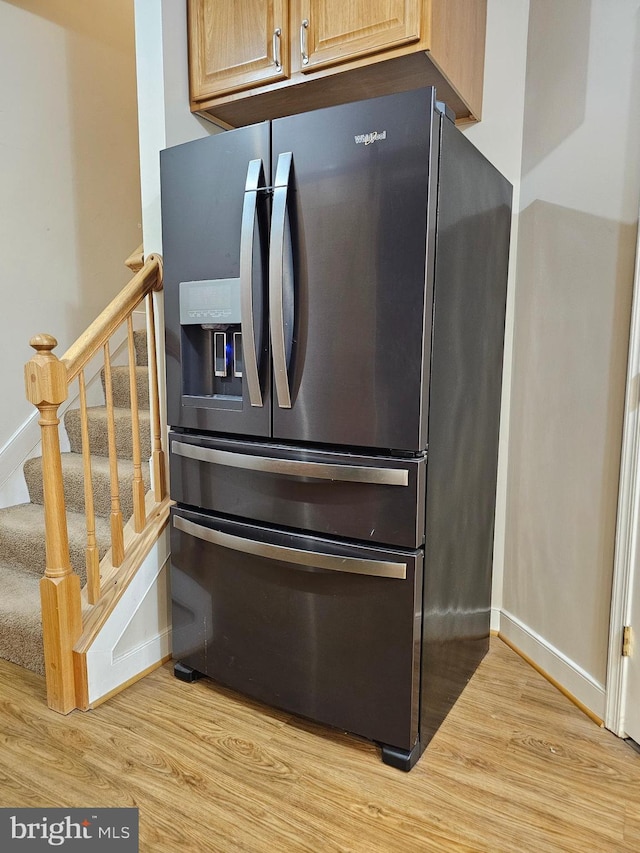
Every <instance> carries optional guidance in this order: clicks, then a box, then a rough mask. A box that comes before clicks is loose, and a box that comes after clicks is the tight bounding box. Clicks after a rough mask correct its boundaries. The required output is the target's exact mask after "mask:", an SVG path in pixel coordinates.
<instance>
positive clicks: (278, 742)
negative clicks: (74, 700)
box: [0, 639, 640, 853]
mask: <svg viewBox="0 0 640 853" xmlns="http://www.w3.org/2000/svg"><path fill="white" fill-rule="evenodd" d="M0 744H1V747H0V806H14V807H17V806H62V807H72V806H85V807H91V806H94V807H107V806H118V805H121V806H137V807H139V809H140V836H141V843H140V850H141V851H143V853H177V851H198V853H236V851H246V853H303V851H304V853H334V852H335V853H338V851H340V853H365V851H366V853H396V851H398V853H413V851H416V853H418V851H420V853H421V852H422V851H426V853H442V851H456V853H459V851H467V853H468V852H469V851H474V853H476V851H477V853H480V851H486V853H556V851H568V853H578V851H579V852H580V853H624V851H633V852H634V853H637V851H639V850H640V755H639V754H637V753H636V752H635V751H634V750H633V749H631V748H630V747H629V746H628V745H627V744H625V743H624V742H623V741H621V740H618V739H617V738H616V737H614V736H613V735H612V734H611V733H609V732H607V731H606V730H604V729H599V728H598V727H597V726H596V725H595V724H594V723H593V722H592V721H591V720H589V719H588V718H587V717H585V716H584V715H583V714H582V713H581V712H580V711H579V710H578V709H577V708H575V707H574V706H573V705H572V704H571V703H570V702H569V701H568V700H567V699H565V697H564V696H562V695H561V694H560V693H558V691H557V690H555V689H554V688H553V687H552V686H551V685H550V684H548V683H547V682H546V681H545V680H544V679H543V678H542V677H541V676H540V675H538V673H536V672H535V671H534V670H533V669H531V667H529V666H528V665H527V664H526V663H525V662H524V661H522V660H521V659H520V658H519V657H518V656H517V655H516V654H515V653H514V652H512V651H511V650H510V649H509V648H507V647H506V646H505V645H504V644H503V643H502V642H501V641H500V640H498V639H495V640H492V644H491V651H490V652H489V654H488V656H487V657H486V659H485V661H484V662H483V663H482V665H481V666H480V668H479V670H478V672H477V673H476V675H475V676H474V678H473V680H472V681H471V683H470V684H469V686H468V687H467V688H466V690H465V691H464V693H463V695H462V697H461V699H460V700H459V702H458V703H457V705H456V706H455V707H454V709H453V711H452V712H451V713H450V715H449V717H448V718H447V719H446V721H445V723H444V725H443V726H442V727H441V729H440V730H439V732H438V734H437V735H436V737H435V738H434V740H433V741H432V742H431V744H430V746H429V747H428V749H427V751H426V752H425V754H424V755H423V757H422V759H421V761H420V762H419V763H418V765H417V766H416V767H415V768H414V770H412V771H411V773H409V774H404V773H401V772H400V771H397V770H394V769H392V768H390V767H386V766H385V765H383V764H382V763H381V762H380V759H379V755H378V751H377V749H376V747H375V746H373V745H372V744H369V743H367V742H364V741H362V740H360V739H358V738H355V737H351V736H349V735H345V734H342V733H340V732H335V731H331V730H328V729H326V728H323V727H321V726H317V725H314V724H313V723H310V722H308V721H304V720H301V719H298V718H294V717H291V716H290V715H288V714H285V713H282V712H279V711H274V710H272V709H269V708H265V707H264V706H261V705H258V704H256V703H253V702H251V701H247V700H246V699H243V698H242V697H239V696H238V695H236V694H233V693H231V692H229V691H226V690H224V689H220V688H218V687H216V686H215V685H214V684H213V683H212V682H210V681H208V680H206V679H204V680H202V681H199V682H196V683H195V684H183V683H182V682H179V681H177V680H176V679H175V678H174V677H173V673H172V667H171V664H167V665H166V666H164V667H162V668H161V669H159V670H157V671H156V672H154V673H152V674H151V675H149V676H147V677H146V678H144V679H143V680H142V681H140V682H138V683H137V684H135V685H133V686H132V687H130V688H129V689H128V690H126V691H125V692H124V693H123V694H120V695H118V696H116V697H114V698H112V699H110V700H109V701H108V702H106V703H105V704H104V705H102V706H100V707H99V708H97V709H95V710H94V711H90V712H88V713H85V714H83V713H81V712H75V713H73V714H71V715H69V716H68V717H62V716H60V715H58V714H56V713H54V712H52V711H49V710H48V709H47V708H46V705H45V699H44V683H43V681H42V679H41V678H39V677H38V676H36V675H33V674H31V673H29V672H27V671H26V670H22V669H20V668H19V667H15V666H13V665H12V664H9V663H7V662H5V661H0Z"/></svg>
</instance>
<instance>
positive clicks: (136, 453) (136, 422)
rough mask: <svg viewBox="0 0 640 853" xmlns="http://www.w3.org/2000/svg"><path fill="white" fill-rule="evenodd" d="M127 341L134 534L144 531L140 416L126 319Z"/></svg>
mask: <svg viewBox="0 0 640 853" xmlns="http://www.w3.org/2000/svg"><path fill="white" fill-rule="evenodd" d="M127 335H128V339H129V341H128V342H129V397H130V400H131V440H132V444H133V526H134V530H135V531H136V533H141V532H142V530H144V525H145V521H146V513H145V511H144V482H143V480H142V463H141V456H142V454H141V451H140V414H139V411H138V381H137V372H136V350H135V345H134V343H133V318H132V316H131V314H129V316H128V317H127Z"/></svg>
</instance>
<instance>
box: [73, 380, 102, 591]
mask: <svg viewBox="0 0 640 853" xmlns="http://www.w3.org/2000/svg"><path fill="white" fill-rule="evenodd" d="M78 384H79V387H80V428H81V431H82V467H83V469H84V512H85V518H86V523H87V546H86V549H85V561H86V566H87V601H88V602H89V604H95V603H96V602H97V600H98V598H99V597H100V559H99V554H98V543H97V541H96V513H95V508H94V503H93V473H92V471H91V447H90V444H89V417H88V415H87V388H86V384H85V379H84V370H83V371H81V372H80V374H79V376H78Z"/></svg>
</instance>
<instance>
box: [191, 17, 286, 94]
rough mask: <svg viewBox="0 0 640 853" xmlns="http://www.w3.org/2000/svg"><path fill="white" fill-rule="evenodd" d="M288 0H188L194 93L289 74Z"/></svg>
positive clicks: (222, 90)
mask: <svg viewBox="0 0 640 853" xmlns="http://www.w3.org/2000/svg"><path fill="white" fill-rule="evenodd" d="M288 6H289V4H288V0H189V6H188V9H189V45H190V50H191V54H190V58H189V59H190V63H189V64H190V74H191V98H192V100H193V101H198V100H202V99H204V98H208V97H212V96H215V95H221V94H224V93H226V92H233V91H237V90H239V89H247V88H251V87H252V86H257V85H261V84H263V83H270V82H273V81H275V80H281V79H284V78H286V77H288V76H289V50H288V47H287V46H288V44H289V41H288V37H289V36H288V22H289V14H288V12H289V9H288Z"/></svg>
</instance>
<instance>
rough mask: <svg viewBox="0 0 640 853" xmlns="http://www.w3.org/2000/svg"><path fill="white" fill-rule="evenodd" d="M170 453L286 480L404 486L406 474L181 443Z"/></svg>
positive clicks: (175, 442) (403, 471) (174, 446)
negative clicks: (285, 478) (266, 473)
mask: <svg viewBox="0 0 640 853" xmlns="http://www.w3.org/2000/svg"><path fill="white" fill-rule="evenodd" d="M171 451H172V452H173V453H175V454H176V455H178V456H185V457H186V458H187V459H197V460H199V461H200V462H211V463H213V464H215V465H227V466H229V467H230V468H244V469H248V470H250V471H265V472H268V473H270V474H285V475H288V476H290V477H311V478H312V479H314V480H341V481H344V482H349V483H373V484H375V485H378V486H408V485H409V472H408V471H407V470H406V469H402V468H373V467H372V468H368V467H366V466H364V465H328V464H326V463H324V462H303V461H299V460H296V459H272V458H271V457H268V456H253V455H250V454H248V453H234V452H230V451H228V450H216V449H215V448H212V447H199V446H198V445H197V444H186V443H185V442H183V441H172V442H171Z"/></svg>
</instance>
